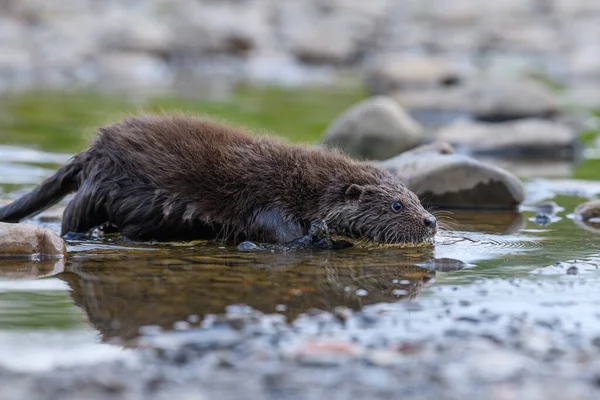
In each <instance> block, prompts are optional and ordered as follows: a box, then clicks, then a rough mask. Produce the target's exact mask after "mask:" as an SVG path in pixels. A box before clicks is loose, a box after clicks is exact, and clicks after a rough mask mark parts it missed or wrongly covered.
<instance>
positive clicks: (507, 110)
mask: <svg viewBox="0 0 600 400" xmlns="http://www.w3.org/2000/svg"><path fill="white" fill-rule="evenodd" d="M472 96H473V101H474V103H473V109H474V114H475V116H476V117H477V118H480V119H488V120H506V119H512V118H522V117H547V116H550V115H554V114H556V113H557V112H558V102H557V100H556V98H555V96H554V94H553V93H552V92H551V91H550V89H548V88H547V87H546V86H544V85H543V84H541V83H539V82H535V81H532V80H528V79H497V80H492V81H490V82H485V83H483V84H481V83H480V84H479V85H478V86H475V87H474V88H473V89H472Z"/></svg>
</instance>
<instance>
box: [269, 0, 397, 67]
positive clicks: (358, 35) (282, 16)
mask: <svg viewBox="0 0 600 400" xmlns="http://www.w3.org/2000/svg"><path fill="white" fill-rule="evenodd" d="M387 3H388V1H387V0H372V1H369V2H359V1H353V0H337V1H335V2H328V3H324V2H322V1H321V0H306V1H302V2H297V1H281V2H276V3H275V4H276V16H277V17H276V18H277V20H278V24H277V27H276V32H277V33H278V34H279V35H280V36H281V38H282V42H283V43H282V44H283V46H284V47H285V48H286V49H288V50H289V51H290V52H291V53H292V54H294V55H295V56H296V57H297V58H299V59H300V60H302V61H305V62H309V63H328V64H343V63H348V62H350V61H353V60H354V59H355V58H356V57H357V56H358V55H359V53H360V52H361V51H363V50H364V48H365V47H366V45H367V44H369V42H370V41H371V38H372V37H373V36H374V35H375V34H376V33H377V29H378V22H379V20H380V19H381V18H382V17H383V16H384V15H385V11H386V6H387Z"/></svg>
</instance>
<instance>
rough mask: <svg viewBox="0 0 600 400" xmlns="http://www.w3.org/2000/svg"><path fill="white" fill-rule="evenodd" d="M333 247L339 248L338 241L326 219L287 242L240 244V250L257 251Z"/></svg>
mask: <svg viewBox="0 0 600 400" xmlns="http://www.w3.org/2000/svg"><path fill="white" fill-rule="evenodd" d="M310 248H317V249H333V248H338V246H337V245H336V242H334V241H333V239H332V237H331V234H330V233H329V228H328V227H327V224H326V223H325V221H316V222H313V223H312V224H311V225H310V229H309V230H308V234H306V235H305V236H302V237H300V238H297V239H294V240H292V241H289V242H287V243H280V244H272V243H259V244H255V243H253V242H242V243H240V244H239V245H238V250H240V251H257V250H273V251H291V250H303V249H310Z"/></svg>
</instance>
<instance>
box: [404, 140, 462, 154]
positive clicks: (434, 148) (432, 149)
mask: <svg viewBox="0 0 600 400" xmlns="http://www.w3.org/2000/svg"><path fill="white" fill-rule="evenodd" d="M423 153H427V154H431V153H433V154H454V153H455V151H454V148H453V147H452V146H451V145H450V144H449V143H446V142H443V141H441V140H437V141H435V142H432V143H427V144H423V145H421V146H417V147H415V148H414V149H411V150H408V151H406V152H404V153H403V154H423Z"/></svg>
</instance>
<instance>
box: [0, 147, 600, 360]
mask: <svg viewBox="0 0 600 400" xmlns="http://www.w3.org/2000/svg"><path fill="white" fill-rule="evenodd" d="M0 159H1V161H0V199H2V200H10V199H12V198H15V197H17V196H18V195H19V194H21V193H23V192H24V191H26V190H28V189H29V188H30V187H32V185H33V184H35V183H38V182H40V181H41V180H42V179H43V178H44V177H45V176H48V175H50V174H52V173H53V171H54V170H55V169H56V167H57V166H58V165H59V164H60V163H62V162H64V161H65V160H67V159H68V155H65V154H58V153H56V154H55V153H46V152H42V151H34V150H31V149H29V150H28V149H25V148H20V147H14V146H10V147H9V146H1V147H0ZM528 192H529V193H528V196H529V199H530V200H541V199H544V198H551V197H554V199H555V201H556V202H557V203H559V205H560V206H562V207H564V208H565V210H564V211H563V212H560V213H559V214H558V217H559V218H557V221H556V222H554V223H552V224H550V225H548V226H541V225H538V224H536V223H535V222H532V221H530V219H531V217H533V216H534V213H533V212H522V213H520V212H516V211H514V212H497V211H496V212H491V211H488V212H483V211H481V212H472V211H471V212H469V211H455V212H453V213H451V214H447V213H440V220H442V221H444V223H445V224H446V225H447V226H449V227H451V230H446V231H443V232H441V233H440V234H439V235H438V237H437V238H436V244H435V246H429V247H417V248H391V249H346V250H338V251H312V252H311V251H307V252H292V253H270V252H259V253H240V252H237V251H236V249H235V248H234V247H228V246H219V245H215V244H211V243H195V244H161V245H153V244H145V243H126V242H118V241H114V240H113V241H111V240H100V239H98V240H95V241H87V242H78V241H70V242H68V250H69V254H70V257H69V259H68V260H67V262H66V263H63V262H62V261H44V262H39V261H24V260H3V261H0V338H1V340H0V364H1V365H7V366H9V367H12V368H16V369H22V370H28V369H44V368H48V367H51V366H54V365H69V364H73V363H86V362H87V363H91V362H96V361H98V360H103V359H108V358H114V357H122V356H125V355H126V354H127V350H124V349H126V348H127V347H129V346H131V345H132V343H133V342H132V341H131V339H134V338H135V337H136V336H137V335H139V334H140V332H151V331H153V330H156V329H165V330H172V329H175V330H177V329H186V328H187V327H189V326H195V325H199V324H201V323H202V320H203V319H204V318H205V317H206V316H207V315H210V314H215V313H222V312H223V311H224V310H225V308H226V307H227V306H230V305H233V304H244V305H249V306H251V307H253V308H255V309H258V310H260V311H263V312H266V313H272V312H278V313H282V314H284V315H286V316H287V318H288V320H293V319H295V318H297V317H298V316H299V315H300V314H301V313H305V312H307V311H309V310H311V309H313V308H318V309H325V310H333V309H334V308H335V307H338V306H346V307H349V308H351V309H360V308H361V307H364V306H366V305H372V304H378V303H393V302H398V301H410V299H414V298H417V297H418V298H421V299H428V300H429V302H430V303H431V301H434V300H435V299H438V298H439V299H443V298H444V297H445V296H447V295H448V294H447V293H446V292H445V291H444V290H443V288H444V287H446V286H448V287H449V286H453V285H464V286H466V287H465V292H464V293H469V291H473V290H475V289H473V288H477V287H479V286H477V285H481V283H480V282H481V279H482V278H511V277H526V278H527V279H530V280H533V281H536V280H552V279H556V278H555V277H553V276H547V275H543V274H539V275H538V274H536V275H532V274H531V273H530V272H531V271H532V270H534V269H536V268H539V267H545V266H548V265H551V264H554V263H555V262H557V261H566V260H573V259H583V258H586V257H589V256H593V255H597V254H598V253H600V235H598V234H596V233H594V230H593V228H588V229H585V228H586V227H581V226H579V225H577V224H576V223H575V222H574V221H573V220H572V219H570V218H568V215H569V214H570V213H572V211H573V209H574V207H575V206H576V205H577V204H579V203H580V202H581V201H583V199H584V198H588V197H593V196H595V195H597V194H598V193H600V184H597V183H582V182H577V181H560V182H558V181H532V182H530V183H529V184H528ZM62 206H64V203H63V205H62ZM60 210H61V207H60V206H59V207H58V208H56V209H54V210H52V209H51V210H49V212H47V213H46V214H43V215H42V216H40V217H37V218H34V219H33V220H30V221H27V222H31V223H34V224H38V225H42V226H46V227H50V228H52V229H55V230H59V227H60V222H59V220H58V219H57V216H59V215H60ZM436 260H438V261H436ZM434 267H435V268H437V269H438V271H433V269H434ZM447 269H450V270H453V269H458V270H456V271H449V272H448V271H446V270H447ZM444 271H446V272H444ZM599 274H600V273H599ZM590 279H597V278H596V277H595V276H594V278H590ZM498 296H499V297H498V298H499V299H500V298H502V304H503V307H508V308H509V309H513V310H514V309H519V308H520V307H522V306H523V302H527V301H528V299H529V298H530V297H531V292H530V291H529V290H525V291H523V292H522V293H520V292H518V291H517V292H515V293H514V294H513V295H511V296H505V293H502V294H500V293H499V294H498ZM599 297H600V295H599ZM490 298H491V299H492V300H493V299H494V293H491V294H490Z"/></svg>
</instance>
